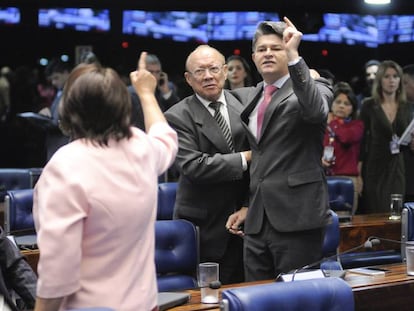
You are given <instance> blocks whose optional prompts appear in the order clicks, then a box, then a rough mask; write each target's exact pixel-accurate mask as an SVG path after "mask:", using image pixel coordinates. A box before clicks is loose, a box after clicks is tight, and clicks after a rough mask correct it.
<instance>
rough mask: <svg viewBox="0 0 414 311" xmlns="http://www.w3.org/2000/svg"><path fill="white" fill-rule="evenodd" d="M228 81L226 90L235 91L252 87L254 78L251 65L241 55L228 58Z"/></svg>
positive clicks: (225, 84) (225, 85)
mask: <svg viewBox="0 0 414 311" xmlns="http://www.w3.org/2000/svg"><path fill="white" fill-rule="evenodd" d="M226 64H227V80H226V82H225V83H224V88H225V89H229V90H234V89H237V88H240V87H245V86H252V85H253V78H252V72H251V70H250V66H249V63H248V62H247V61H246V59H244V58H243V57H242V56H240V55H232V56H230V57H228V58H227V60H226Z"/></svg>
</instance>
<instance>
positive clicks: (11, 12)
mask: <svg viewBox="0 0 414 311" xmlns="http://www.w3.org/2000/svg"><path fill="white" fill-rule="evenodd" d="M0 24H1V25H18V24H20V10H19V9H18V8H14V7H8V8H0Z"/></svg>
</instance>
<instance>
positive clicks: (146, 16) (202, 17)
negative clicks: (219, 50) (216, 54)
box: [122, 10, 208, 43]
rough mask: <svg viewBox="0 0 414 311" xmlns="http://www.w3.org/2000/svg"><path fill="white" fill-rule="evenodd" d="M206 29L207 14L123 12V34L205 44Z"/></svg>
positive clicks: (206, 39)
mask: <svg viewBox="0 0 414 311" xmlns="http://www.w3.org/2000/svg"><path fill="white" fill-rule="evenodd" d="M207 28H208V27H207V13H200V12H184V11H169V12H154V11H141V10H127V11H124V12H123V22H122V33H123V34H131V35H138V36H143V37H152V38H154V39H172V40H174V41H183V42H186V41H200V42H204V43H206V42H207V41H208V38H207Z"/></svg>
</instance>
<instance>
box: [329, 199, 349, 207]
mask: <svg viewBox="0 0 414 311" xmlns="http://www.w3.org/2000/svg"><path fill="white" fill-rule="evenodd" d="M328 203H329V206H332V205H333V206H335V207H337V209H341V208H342V207H345V208H346V209H352V204H349V203H348V202H346V201H345V200H344V199H343V198H339V199H336V200H330V201H329V202H328Z"/></svg>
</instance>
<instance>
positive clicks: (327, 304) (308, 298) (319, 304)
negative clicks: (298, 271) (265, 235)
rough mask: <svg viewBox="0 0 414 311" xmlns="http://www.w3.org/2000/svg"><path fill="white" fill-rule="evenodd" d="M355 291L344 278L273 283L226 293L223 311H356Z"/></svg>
mask: <svg viewBox="0 0 414 311" xmlns="http://www.w3.org/2000/svg"><path fill="white" fill-rule="evenodd" d="M354 309H355V303H354V295H353V293H352V288H351V287H350V286H349V285H348V284H347V283H346V282H345V281H344V280H342V279H340V278H320V279H311V280H303V281H295V282H287V283H279V282H278V283H270V284H263V285H254V286H247V287H239V288H233V289H228V290H224V291H223V292H222V303H221V310H223V311H242V310H243V311H247V310H248V311H302V310H318V311H329V310H335V311H353V310H354Z"/></svg>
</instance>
